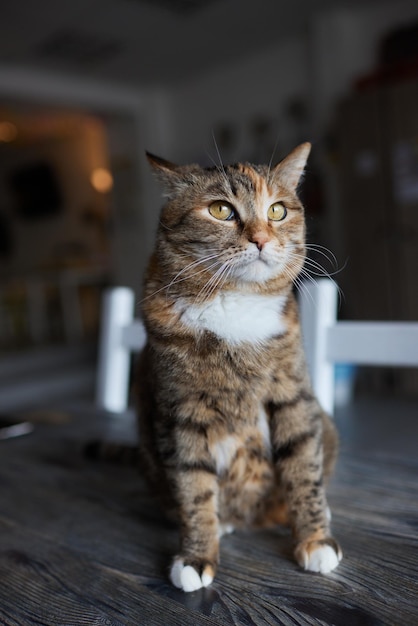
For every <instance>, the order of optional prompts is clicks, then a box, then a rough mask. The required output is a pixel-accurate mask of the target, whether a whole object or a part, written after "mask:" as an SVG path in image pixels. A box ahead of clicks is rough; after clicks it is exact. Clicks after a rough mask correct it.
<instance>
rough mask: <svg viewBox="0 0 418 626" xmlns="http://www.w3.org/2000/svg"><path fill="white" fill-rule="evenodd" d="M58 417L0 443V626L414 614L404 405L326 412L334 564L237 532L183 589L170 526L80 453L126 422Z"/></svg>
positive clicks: (365, 620) (413, 425)
mask: <svg viewBox="0 0 418 626" xmlns="http://www.w3.org/2000/svg"><path fill="white" fill-rule="evenodd" d="M351 413H353V412H352V411H351ZM70 416H71V420H70V421H69V422H68V423H65V421H64V423H61V424H59V425H46V424H43V425H37V426H36V427H35V430H34V432H33V433H32V434H30V435H27V436H25V437H20V438H16V439H14V440H13V439H10V440H4V441H0V624H1V625H2V626H3V625H5V626H6V625H7V626H9V625H10V626H12V625H13V626H26V625H32V624H33V625H34V624H37V625H48V626H49V625H51V626H59V625H63V626H64V625H65V626H70V625H74V626H79V625H83V624H97V625H99V624H101V625H103V624H106V625H108V626H116V625H118V626H128V625H135V626H139V625H144V626H154V625H156V626H157V625H158V626H159V625H164V626H173V625H181V626H188V625H190V626H196V625H200V624H202V625H205V624H207V625H210V624H212V625H215V624H216V625H219V624H221V625H229V624H233V625H239V626H247V625H248V626H249V625H257V626H258V625H264V624H271V625H273V624H274V625H276V624H279V625H280V624H283V625H286V626H287V625H289V626H290V625H292V626H295V625H302V624H303V625H305V624H306V625H308V624H309V625H315V626H318V625H319V626H321V625H324V624H333V625H336V626H345V625H347V626H378V625H380V624H385V625H391V626H409V625H411V626H412V625H414V626H416V625H417V624H418V584H417V579H418V550H417V548H418V540H417V527H418V502H417V482H418V481H417V478H418V459H417V454H416V450H417V443H416V442H417V433H418V411H417V405H416V404H415V405H413V404H411V405H409V406H408V407H407V409H406V411H403V412H402V411H400V410H399V409H398V408H397V405H396V404H393V405H391V404H390V402H389V403H387V402H383V403H380V408H379V406H377V405H376V404H375V403H369V404H367V403H366V404H364V403H363V404H362V405H361V406H360V407H359V408H358V411H354V415H351V416H350V411H349V412H344V411H342V412H341V413H340V415H339V418H338V420H337V421H338V424H339V428H340V431H341V433H342V452H341V457H340V462H339V466H338V471H337V474H336V477H335V480H334V482H333V484H332V487H331V489H330V493H329V501H330V505H331V508H332V511H333V528H334V534H335V536H336V537H337V538H338V539H339V541H340V542H341V544H342V546H343V550H344V559H343V561H342V563H341V564H340V566H339V567H338V568H337V570H336V571H335V572H334V573H332V574H330V575H328V576H321V575H319V574H310V573H305V572H303V571H301V570H300V569H299V568H298V567H297V566H296V564H295V563H294V561H293V560H292V557H291V546H290V537H289V536H288V534H287V531H285V530H279V529H278V530H277V531H259V532H255V533H246V532H237V533H235V534H233V535H230V536H228V537H225V538H224V539H223V540H222V541H223V543H222V552H221V565H220V568H219V573H218V576H217V578H216V580H215V582H214V583H213V585H212V587H210V588H208V589H205V590H201V591H198V592H195V593H192V594H185V593H183V592H181V591H178V590H176V589H174V588H173V587H172V586H171V585H170V584H169V582H168V579H167V566H168V564H169V561H170V557H171V555H172V554H173V553H175V552H176V549H177V533H176V530H175V528H173V527H172V526H170V525H168V524H167V523H165V522H164V521H163V520H162V518H161V516H160V514H159V512H158V511H157V509H156V508H155V506H154V505H153V502H152V500H151V499H150V497H149V496H148V495H147V493H146V490H145V489H144V486H143V484H142V483H141V480H140V479H139V478H138V476H137V475H136V473H135V471H134V470H133V469H132V468H127V467H115V466H111V465H106V464H102V463H97V462H96V463H95V462H91V461H87V460H84V459H83V458H82V455H81V454H80V446H81V443H82V442H83V441H84V440H85V439H86V438H89V437H90V436H94V435H96V434H98V433H99V432H105V433H106V434H107V436H109V437H114V436H121V437H123V436H124V435H126V434H127V432H128V431H129V428H130V422H129V420H128V419H126V420H125V421H123V420H122V421H120V420H119V421H115V420H114V419H111V418H109V417H105V416H95V415H94V414H93V413H92V412H91V411H88V410H87V409H85V410H83V409H78V410H76V409H75V408H73V410H71V411H70ZM414 418H415V419H414ZM382 432H383V437H382V438H381V441H380V442H379V433H382ZM376 433H377V435H378V436H377V437H376ZM414 450H415V455H414Z"/></svg>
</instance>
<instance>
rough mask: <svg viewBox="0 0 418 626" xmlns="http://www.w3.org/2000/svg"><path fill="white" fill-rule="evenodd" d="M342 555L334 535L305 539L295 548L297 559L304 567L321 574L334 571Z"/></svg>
mask: <svg viewBox="0 0 418 626" xmlns="http://www.w3.org/2000/svg"><path fill="white" fill-rule="evenodd" d="M342 556H343V554H342V552H341V548H340V546H339V545H338V543H337V542H336V541H335V539H332V537H328V538H326V539H320V540H313V541H309V540H308V541H303V542H301V543H300V544H299V545H298V546H297V547H296V550H295V557H296V560H297V562H298V563H299V565H300V566H301V567H303V569H305V570H308V571H309V572H320V573H321V574H329V572H332V570H334V569H335V568H336V567H337V565H338V563H339V562H340V561H341V559H342Z"/></svg>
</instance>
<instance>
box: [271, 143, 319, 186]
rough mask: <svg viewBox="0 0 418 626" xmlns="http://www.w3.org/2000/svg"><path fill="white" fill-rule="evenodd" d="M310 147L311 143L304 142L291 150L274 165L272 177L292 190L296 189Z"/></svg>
mask: <svg viewBox="0 0 418 626" xmlns="http://www.w3.org/2000/svg"><path fill="white" fill-rule="evenodd" d="M311 147H312V146H311V144H310V143H309V142H306V143H302V144H301V145H300V146H298V147H297V148H295V149H294V150H292V152H291V153H290V154H288V155H287V157H285V158H284V159H283V161H280V163H278V165H276V167H275V168H274V170H273V172H272V173H273V175H274V177H275V178H276V179H277V180H278V181H279V182H282V183H283V184H285V185H286V186H287V187H290V188H291V189H292V190H293V191H296V189H297V186H298V185H299V183H300V181H301V179H302V175H303V170H304V169H305V166H306V162H307V160H308V156H309V153H310V151H311Z"/></svg>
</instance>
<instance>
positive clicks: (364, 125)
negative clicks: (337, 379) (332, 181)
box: [338, 79, 418, 320]
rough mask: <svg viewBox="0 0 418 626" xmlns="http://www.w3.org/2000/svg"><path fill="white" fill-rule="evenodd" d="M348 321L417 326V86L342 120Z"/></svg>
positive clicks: (344, 112) (358, 100)
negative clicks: (412, 323) (389, 321)
mask: <svg viewBox="0 0 418 626" xmlns="http://www.w3.org/2000/svg"><path fill="white" fill-rule="evenodd" d="M338 128H339V145H340V161H339V163H340V189H341V208H342V215H341V221H342V228H341V230H342V237H343V248H344V251H345V256H346V257H347V258H348V264H347V267H346V269H345V270H344V272H343V274H342V276H341V283H342V286H343V289H344V291H346V293H347V294H348V297H347V302H346V314H347V317H350V318H354V319H382V320H385V319H395V320H418V79H417V80H416V81H408V82H405V83H401V84H398V85H391V86H383V87H379V88H373V89H369V90H368V91H365V92H364V93H359V94H356V95H354V96H352V97H351V98H349V99H347V100H346V101H345V102H344V103H343V104H342V106H341V109H340V113H339V123H338Z"/></svg>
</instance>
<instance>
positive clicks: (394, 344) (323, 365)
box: [96, 278, 418, 414]
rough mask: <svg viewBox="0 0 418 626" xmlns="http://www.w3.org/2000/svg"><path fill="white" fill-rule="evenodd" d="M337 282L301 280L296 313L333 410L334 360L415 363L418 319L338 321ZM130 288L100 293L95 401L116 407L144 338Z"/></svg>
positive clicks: (315, 381) (313, 370)
mask: <svg viewBox="0 0 418 626" xmlns="http://www.w3.org/2000/svg"><path fill="white" fill-rule="evenodd" d="M337 293H338V288H337V286H336V285H335V283H334V282H333V281H331V280H329V279H325V278H324V279H320V280H317V281H316V282H312V283H304V285H303V288H302V291H301V294H300V297H299V304H300V315H301V324H302V332H303V337H304V343H305V350H306V357H307V362H308V367H309V371H310V374H311V379H312V385H313V388H314V391H315V393H316V395H317V397H318V399H319V401H320V403H321V405H322V406H323V408H324V409H325V410H326V411H328V412H329V413H330V414H333V412H334V403H335V376H334V368H335V364H336V363H350V364H359V365H360V364H361V365H388V366H415V367H416V366H418V322H357V321H355V322H342V321H337ZM134 310H135V299H134V293H133V291H132V290H130V289H128V288H126V287H118V288H114V289H111V290H108V291H107V292H106V293H105V295H104V299H103V312H102V325H101V337H100V345H99V367H98V376H97V396H96V403H97V405H98V406H99V407H100V408H102V409H105V410H107V411H112V412H115V413H121V412H123V411H125V410H126V409H127V407H128V399H129V372H130V362H131V355H132V352H137V351H139V350H141V348H142V347H143V346H144V344H145V340H146V334H145V329H144V326H143V324H142V322H141V321H140V320H138V319H135V318H134Z"/></svg>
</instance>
